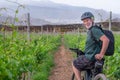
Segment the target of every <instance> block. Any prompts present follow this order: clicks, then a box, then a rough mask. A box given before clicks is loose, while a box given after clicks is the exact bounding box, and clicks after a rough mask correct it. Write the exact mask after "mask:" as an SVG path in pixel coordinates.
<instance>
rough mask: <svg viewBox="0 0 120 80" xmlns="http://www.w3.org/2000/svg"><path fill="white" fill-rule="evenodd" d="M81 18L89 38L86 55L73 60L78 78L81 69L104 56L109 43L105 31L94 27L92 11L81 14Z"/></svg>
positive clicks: (78, 78) (79, 79)
mask: <svg viewBox="0 0 120 80" xmlns="http://www.w3.org/2000/svg"><path fill="white" fill-rule="evenodd" d="M81 20H82V21H83V24H84V25H85V27H86V29H87V30H88V31H87V40H86V46H85V50H84V53H85V55H82V56H79V57H78V58H77V59H76V60H74V61H73V64H72V66H73V71H74V73H75V76H76V78H77V80H81V71H82V70H84V69H86V68H87V67H89V66H90V65H91V64H92V63H93V62H94V61H95V60H96V59H97V60H101V59H102V58H103V57H104V54H105V51H106V49H107V47H108V44H109V39H108V38H107V37H106V36H105V35H104V33H103V32H102V31H101V30H100V29H98V28H96V27H94V26H95V25H94V16H93V14H92V13H91V12H85V13H83V15H82V16H81ZM91 32H92V34H93V36H94V37H95V39H96V40H99V42H100V44H101V45H102V47H100V46H99V45H98V44H95V41H94V40H93V38H92V37H91Z"/></svg>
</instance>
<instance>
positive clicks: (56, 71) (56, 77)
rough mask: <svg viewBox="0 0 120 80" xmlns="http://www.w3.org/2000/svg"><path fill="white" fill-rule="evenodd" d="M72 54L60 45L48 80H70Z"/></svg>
mask: <svg viewBox="0 0 120 80" xmlns="http://www.w3.org/2000/svg"><path fill="white" fill-rule="evenodd" d="M72 61H73V54H72V53H71V52H70V51H69V50H68V49H66V48H65V46H64V45H63V44H62V45H61V46H60V48H59V50H58V51H57V52H56V53H55V55H54V62H55V66H54V67H53V70H52V71H51V75H50V76H49V80H71V76H72V74H73V71H72Z"/></svg>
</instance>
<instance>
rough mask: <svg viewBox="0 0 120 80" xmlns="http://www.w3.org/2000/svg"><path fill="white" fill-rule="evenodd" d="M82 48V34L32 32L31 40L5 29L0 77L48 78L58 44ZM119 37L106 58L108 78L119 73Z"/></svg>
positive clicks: (2, 79)
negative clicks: (112, 51)
mask: <svg viewBox="0 0 120 80" xmlns="http://www.w3.org/2000/svg"><path fill="white" fill-rule="evenodd" d="M62 37H63V40H64V41H63V42H64V43H63V44H64V45H65V47H66V48H70V47H71V48H79V49H81V50H84V46H85V38H86V35H85V34H76V33H74V34H73V33H66V34H64V35H62V36H61V35H60V34H39V33H31V34H30V41H28V40H27V35H26V34H25V33H18V32H12V33H11V32H7V33H6V34H2V33H1V35H0V39H1V40H0V55H1V56H0V65H1V66H0V80H31V79H32V80H47V79H48V76H49V75H50V70H51V67H53V66H54V61H53V60H54V59H53V56H54V53H55V51H57V50H58V48H59V46H60V45H61V38H62ZM119 40H120V37H119V34H115V54H114V56H110V57H108V56H106V57H105V59H106V60H105V65H104V73H105V74H106V76H107V77H108V78H110V79H111V80H115V79H119V78H120V76H119V74H120V67H119V65H120V61H119V60H120V56H118V55H120V41H119Z"/></svg>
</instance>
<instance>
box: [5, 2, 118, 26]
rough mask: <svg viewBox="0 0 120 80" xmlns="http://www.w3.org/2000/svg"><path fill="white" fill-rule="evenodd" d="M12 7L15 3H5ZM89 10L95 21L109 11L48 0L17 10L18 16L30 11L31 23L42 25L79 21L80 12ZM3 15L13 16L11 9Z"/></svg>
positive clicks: (99, 19)
mask: <svg viewBox="0 0 120 80" xmlns="http://www.w3.org/2000/svg"><path fill="white" fill-rule="evenodd" d="M7 7H10V8H12V9H15V5H7ZM86 11H90V12H92V13H93V14H94V15H95V21H96V22H99V21H106V20H107V19H108V18H109V12H107V11H105V10H102V9H100V10H98V9H93V8H87V7H77V6H70V5H65V4H58V3H54V2H51V1H49V0H44V1H34V2H33V3H31V4H28V5H25V9H21V10H20V11H19V14H18V17H19V18H21V17H23V16H24V15H25V14H26V13H28V12H29V13H30V16H31V17H32V18H33V19H34V20H33V21H31V24H34V25H43V24H50V23H52V24H71V23H80V22H81V20H80V17H81V15H82V13H84V12H86ZM4 14H5V15H10V16H12V17H13V16H14V14H13V12H12V11H9V12H7V13H6V12H5V13H4ZM113 18H120V15H119V14H114V13H113Z"/></svg>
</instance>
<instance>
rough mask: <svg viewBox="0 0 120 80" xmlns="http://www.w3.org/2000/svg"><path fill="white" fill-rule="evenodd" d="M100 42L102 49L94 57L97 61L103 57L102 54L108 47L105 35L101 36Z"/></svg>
mask: <svg viewBox="0 0 120 80" xmlns="http://www.w3.org/2000/svg"><path fill="white" fill-rule="evenodd" d="M100 40H101V41H102V49H101V51H100V53H99V54H96V55H95V58H96V59H98V60H101V59H102V58H103V57H104V54H105V52H106V50H107V48H108V45H109V39H108V38H107V37H106V36H105V35H103V36H101V37H100Z"/></svg>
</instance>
